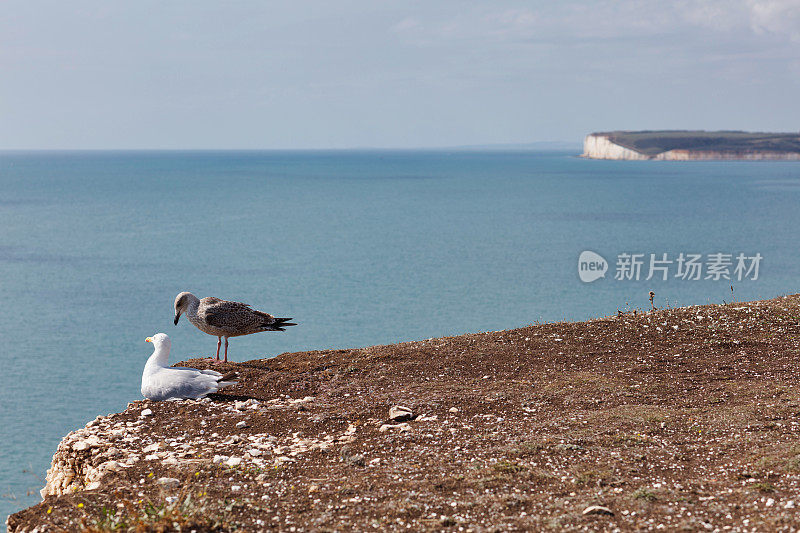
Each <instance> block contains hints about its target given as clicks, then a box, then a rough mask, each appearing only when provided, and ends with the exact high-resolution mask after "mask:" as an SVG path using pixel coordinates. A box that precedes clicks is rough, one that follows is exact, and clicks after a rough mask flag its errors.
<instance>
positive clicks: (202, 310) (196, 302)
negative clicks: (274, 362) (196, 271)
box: [175, 292, 297, 362]
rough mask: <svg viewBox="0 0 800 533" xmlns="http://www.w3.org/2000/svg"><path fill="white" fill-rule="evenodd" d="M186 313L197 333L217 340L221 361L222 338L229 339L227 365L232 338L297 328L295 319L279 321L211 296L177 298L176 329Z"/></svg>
mask: <svg viewBox="0 0 800 533" xmlns="http://www.w3.org/2000/svg"><path fill="white" fill-rule="evenodd" d="M182 313H186V318H188V319H189V322H191V323H192V324H194V326H195V327H197V329H199V330H200V331H202V332H204V333H208V334H209V335H214V336H215V337H217V359H216V360H217V361H219V348H220V345H221V344H222V338H223V337H225V362H228V337H238V336H240V335H250V334H251V333H258V332H260V331H285V330H284V329H283V328H284V327H286V326H296V325H297V324H294V323H292V322H289V321H290V320H291V318H275V317H274V316H272V315H269V314H267V313H262V312H261V311H256V310H255V309H251V308H250V306H249V305H247V304H243V303H241V302H229V301H227V300H220V299H219V298H214V297H213V296H209V297H206V298H203V299H199V298H198V297H197V296H195V295H194V294H192V293H191V292H182V293H180V294H179V295H178V296H176V297H175V325H176V326H177V325H178V319H179V318H180V317H181V314H182Z"/></svg>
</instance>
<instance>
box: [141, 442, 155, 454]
mask: <svg viewBox="0 0 800 533" xmlns="http://www.w3.org/2000/svg"><path fill="white" fill-rule="evenodd" d="M158 447H159V444H158V443H157V442H155V443H153V444H151V445H150V446H145V447H144V448H142V452H143V453H150V452H157V451H158Z"/></svg>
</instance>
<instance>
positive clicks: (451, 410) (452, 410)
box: [450, 407, 458, 413]
mask: <svg viewBox="0 0 800 533" xmlns="http://www.w3.org/2000/svg"><path fill="white" fill-rule="evenodd" d="M450 412H451V413H457V412H458V407H451V408H450Z"/></svg>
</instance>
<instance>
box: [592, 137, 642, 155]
mask: <svg viewBox="0 0 800 533" xmlns="http://www.w3.org/2000/svg"><path fill="white" fill-rule="evenodd" d="M582 155H583V157H588V158H590V159H629V160H646V159H650V157H648V156H646V155H645V154H642V153H639V152H637V151H635V150H631V149H630V148H625V147H624V146H620V145H618V144H616V143H613V142H611V140H609V138H608V137H606V136H605V135H595V134H591V135H587V136H586V138H585V139H584V140H583V154H582Z"/></svg>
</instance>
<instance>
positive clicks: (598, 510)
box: [583, 505, 614, 516]
mask: <svg viewBox="0 0 800 533" xmlns="http://www.w3.org/2000/svg"><path fill="white" fill-rule="evenodd" d="M583 514H585V515H590V514H596V515H606V516H614V511H612V510H611V509H609V508H608V507H603V506H602V505H590V506H589V507H587V508H586V509H584V510H583Z"/></svg>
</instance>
